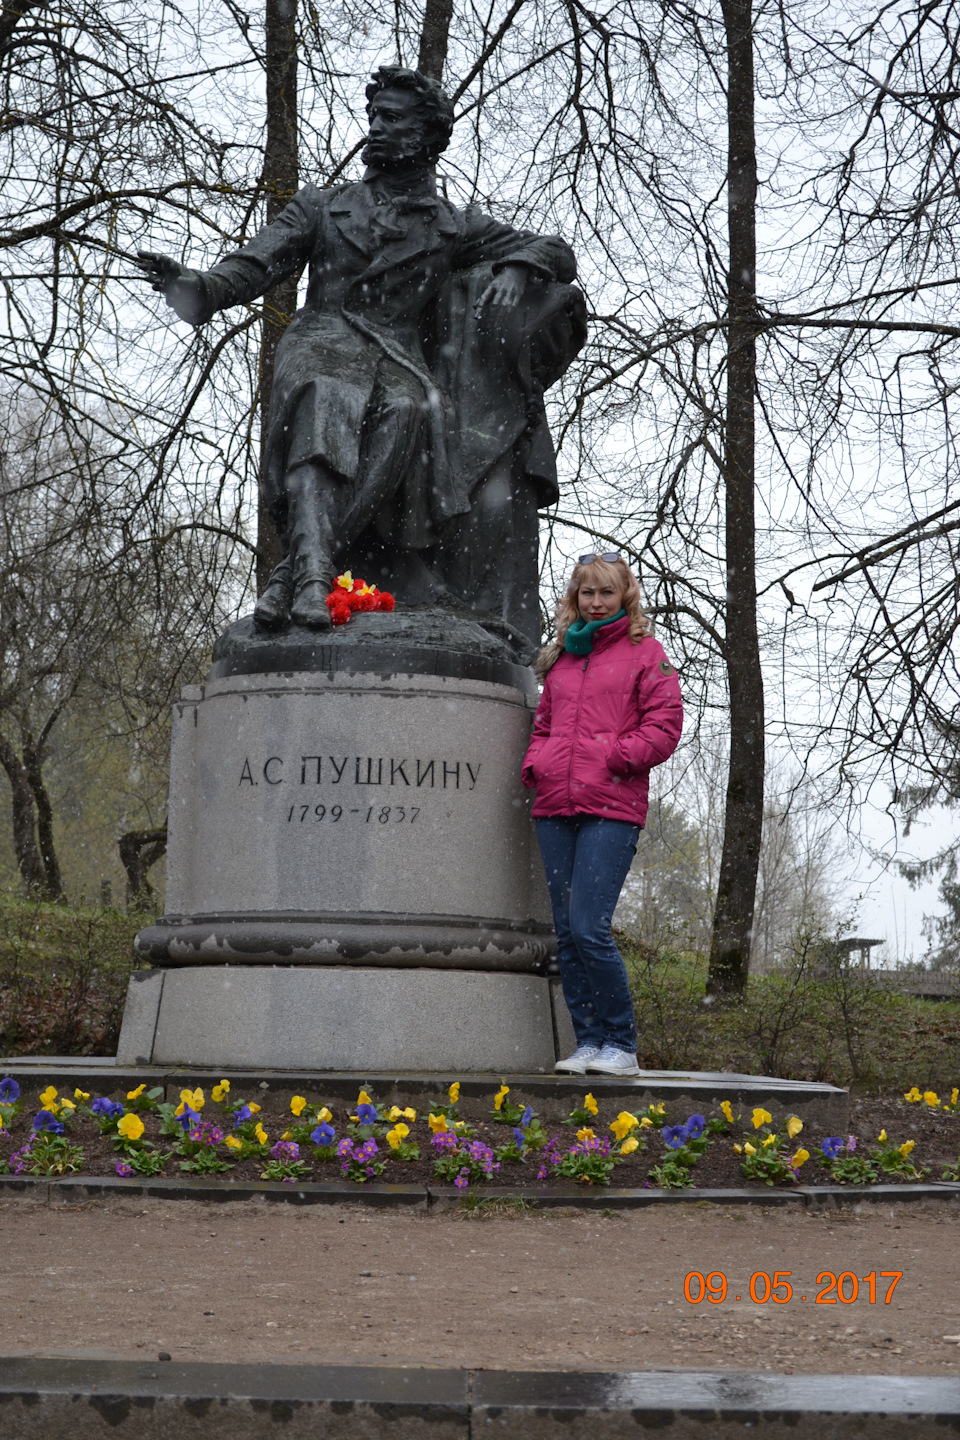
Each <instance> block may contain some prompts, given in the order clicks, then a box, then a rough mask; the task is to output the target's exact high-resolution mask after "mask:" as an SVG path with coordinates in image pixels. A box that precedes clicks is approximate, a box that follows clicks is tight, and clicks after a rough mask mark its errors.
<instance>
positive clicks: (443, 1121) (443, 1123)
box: [428, 1115, 447, 1135]
mask: <svg viewBox="0 0 960 1440" xmlns="http://www.w3.org/2000/svg"><path fill="white" fill-rule="evenodd" d="M428 1119H429V1122H430V1129H431V1130H432V1131H433V1133H434V1135H439V1134H440V1131H441V1130H446V1128H447V1117H446V1115H430V1116H429V1117H428Z"/></svg>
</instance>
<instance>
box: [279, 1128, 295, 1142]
mask: <svg viewBox="0 0 960 1440" xmlns="http://www.w3.org/2000/svg"><path fill="white" fill-rule="evenodd" d="M280 1139H281V1140H292V1139H293V1136H292V1135H291V1134H290V1131H289V1130H284V1132H283V1134H282V1135H281V1136H280Z"/></svg>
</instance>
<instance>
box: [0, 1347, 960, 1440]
mask: <svg viewBox="0 0 960 1440" xmlns="http://www.w3.org/2000/svg"><path fill="white" fill-rule="evenodd" d="M958 1424H960V1380H958V1379H955V1378H953V1377H952V1376H949V1377H948V1376H929V1375H917V1376H904V1375H793V1374H775V1373H773V1372H771V1371H769V1370H764V1371H740V1372H737V1371H729V1372H726V1373H723V1372H717V1371H708V1370H707V1371H702V1370H701V1371H693V1370H686V1371H685V1370H670V1371H597V1372H590V1371H584V1370H550V1371H543V1370H540V1371H537V1370H533V1371H523V1370H473V1369H460V1370H454V1369H440V1368H433V1367H428V1366H416V1367H415V1366H400V1365H383V1366H374V1365H277V1364H255V1363H254V1364H248V1365H237V1364H225V1363H220V1364H217V1363H209V1362H208V1363H202V1362H201V1363H197V1362H193V1363H189V1362H188V1363H185V1362H179V1361H168V1362H161V1361H158V1360H154V1361H145V1360H133V1361H131V1360H113V1359H107V1358H103V1359H98V1358H94V1357H92V1356H84V1357H83V1358H60V1357H52V1358H42V1359H39V1358H38V1359H34V1358H32V1357H26V1358H25V1357H20V1356H11V1357H6V1358H0V1437H7V1436H10V1437H14V1436H16V1437H18V1440H19V1437H21V1436H25V1435H30V1436H31V1437H32V1440H60V1437H61V1436H63V1435H65V1434H67V1433H70V1434H72V1435H77V1436H84V1437H86V1436H89V1437H96V1436H100V1435H103V1436H107V1435H110V1436H116V1437H120V1440H122V1437H123V1436H125V1435H130V1436H136V1437H137V1440H151V1437H156V1440H161V1437H167V1436H170V1435H173V1434H174V1433H176V1434H178V1435H183V1436H189V1435H201V1434H202V1435H204V1436H208V1437H213V1436H227V1435H229V1436H231V1437H233V1440H259V1437H260V1436H268V1435H270V1436H273V1435H275V1434H276V1433H277V1431H278V1429H279V1428H281V1426H282V1429H283V1434H284V1436H285V1437H287V1440H299V1437H301V1436H302V1437H307V1436H315V1435H319V1434H324V1435H327V1434H329V1435H333V1434H336V1435H337V1436H338V1437H341V1440H352V1437H357V1440H366V1437H369V1436H371V1435H385V1434H393V1433H397V1434H403V1435H421V1434H427V1433H428V1434H429V1435H430V1436H431V1437H432V1440H469V1437H470V1436H471V1435H476V1434H478V1433H479V1432H480V1429H481V1427H483V1428H484V1429H487V1428H489V1429H490V1430H491V1431H492V1430H495V1431H496V1433H497V1435H498V1436H502V1437H504V1440H510V1437H514V1436H515V1437H517V1440H520V1437H523V1440H531V1437H537V1440H554V1437H557V1440H560V1437H563V1440H570V1436H571V1434H576V1435H590V1436H591V1437H593V1436H597V1437H599V1436H604V1435H610V1436H611V1437H613V1436H624V1435H627V1434H630V1435H633V1434H636V1433H639V1432H640V1431H641V1430H642V1431H648V1430H656V1431H664V1432H667V1431H668V1432H669V1434H670V1436H671V1437H672V1440H691V1437H696V1440H700V1437H702V1436H703V1435H705V1434H708V1433H709V1434H711V1435H716V1436H720V1435H723V1436H729V1437H733V1436H737V1435H740V1434H743V1435H747V1434H751V1435H752V1434H754V1433H755V1432H756V1431H757V1429H758V1428H759V1429H762V1430H763V1432H764V1433H769V1434H771V1435H772V1434H776V1435H781V1434H789V1435H790V1436H791V1437H792V1440H824V1437H829V1440H846V1437H847V1436H850V1437H854V1436H858V1437H861V1436H863V1435H869V1436H870V1437H871V1440H900V1437H902V1436H905V1435H907V1434H909V1435H910V1436H911V1437H913V1440H925V1437H927V1436H931V1437H932V1436H938V1437H939V1436H941V1435H942V1434H943V1433H944V1430H945V1429H946V1430H955V1429H956V1428H957V1426H958Z"/></svg>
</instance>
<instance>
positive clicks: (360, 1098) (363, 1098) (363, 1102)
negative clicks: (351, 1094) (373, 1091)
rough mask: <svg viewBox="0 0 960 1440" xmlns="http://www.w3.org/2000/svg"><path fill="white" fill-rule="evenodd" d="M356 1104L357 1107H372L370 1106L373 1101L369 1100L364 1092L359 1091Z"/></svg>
mask: <svg viewBox="0 0 960 1440" xmlns="http://www.w3.org/2000/svg"><path fill="white" fill-rule="evenodd" d="M357 1104H358V1105H372V1104H373V1101H372V1100H371V1099H370V1096H369V1095H368V1094H367V1092H366V1090H361V1091H360V1094H359V1095H358V1096H357Z"/></svg>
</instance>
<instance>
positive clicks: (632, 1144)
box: [620, 1135, 640, 1155]
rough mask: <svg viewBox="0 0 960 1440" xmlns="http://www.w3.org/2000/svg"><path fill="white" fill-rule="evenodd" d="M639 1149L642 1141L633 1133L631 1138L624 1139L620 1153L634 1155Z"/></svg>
mask: <svg viewBox="0 0 960 1440" xmlns="http://www.w3.org/2000/svg"><path fill="white" fill-rule="evenodd" d="M639 1149H640V1141H639V1140H638V1139H637V1137H636V1135H631V1136H630V1138H629V1140H624V1142H623V1144H622V1145H621V1146H620V1154H621V1155H632V1154H633V1152H634V1150H639Z"/></svg>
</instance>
